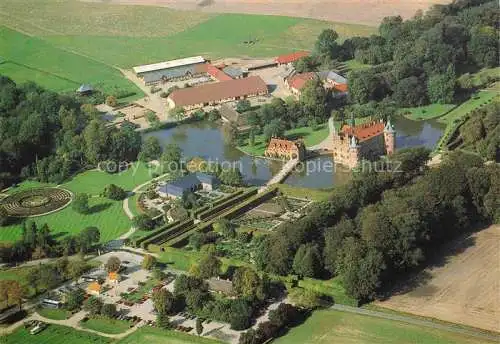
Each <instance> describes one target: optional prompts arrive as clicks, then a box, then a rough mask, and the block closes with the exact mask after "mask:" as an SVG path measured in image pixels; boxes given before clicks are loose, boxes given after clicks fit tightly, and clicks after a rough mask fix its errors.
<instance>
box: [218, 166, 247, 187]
mask: <svg viewBox="0 0 500 344" xmlns="http://www.w3.org/2000/svg"><path fill="white" fill-rule="evenodd" d="M219 179H220V181H221V182H222V183H223V184H226V185H232V186H240V185H242V184H243V176H242V174H241V171H240V169H239V168H236V167H235V168H225V169H224V170H222V172H221V173H220V174H219Z"/></svg>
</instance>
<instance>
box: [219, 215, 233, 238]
mask: <svg viewBox="0 0 500 344" xmlns="http://www.w3.org/2000/svg"><path fill="white" fill-rule="evenodd" d="M213 228H214V231H215V232H217V233H220V234H222V235H223V236H224V237H225V238H226V239H232V238H234V237H235V236H236V230H235V229H234V226H233V224H232V223H231V222H230V221H229V220H227V219H224V218H223V219H220V220H218V221H217V222H215V223H214V224H213Z"/></svg>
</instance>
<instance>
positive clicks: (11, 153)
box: [0, 76, 141, 189]
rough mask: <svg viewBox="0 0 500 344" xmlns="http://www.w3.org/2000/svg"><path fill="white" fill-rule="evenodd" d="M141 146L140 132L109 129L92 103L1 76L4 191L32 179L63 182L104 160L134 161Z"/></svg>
mask: <svg viewBox="0 0 500 344" xmlns="http://www.w3.org/2000/svg"><path fill="white" fill-rule="evenodd" d="M140 148H141V137H140V134H139V133H137V132H136V131H135V130H134V129H133V128H131V127H130V126H123V127H121V128H115V127H107V126H106V125H105V122H104V121H103V120H102V119H101V116H100V113H99V112H97V110H96V109H95V107H94V106H93V105H91V104H83V105H82V104H81V103H80V102H79V101H78V100H77V99H76V97H73V96H67V95H59V94H57V93H54V92H51V91H47V90H45V89H43V88H41V87H39V86H37V85H36V84H34V83H31V82H30V83H26V84H23V85H16V84H15V83H14V82H13V81H12V80H10V79H9V78H7V77H4V76H0V189H3V188H4V187H6V186H8V185H10V184H12V183H13V182H17V181H19V180H20V179H22V178H28V177H30V178H35V179H38V180H40V181H42V182H53V183H61V182H62V181H64V180H65V179H66V178H68V177H69V176H71V175H72V174H74V173H76V172H77V171H79V170H81V169H82V168H86V167H88V166H97V164H98V163H99V162H101V161H104V160H111V161H134V160H136V158H137V155H138V153H139V151H140Z"/></svg>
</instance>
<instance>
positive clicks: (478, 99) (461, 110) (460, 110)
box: [438, 91, 498, 124]
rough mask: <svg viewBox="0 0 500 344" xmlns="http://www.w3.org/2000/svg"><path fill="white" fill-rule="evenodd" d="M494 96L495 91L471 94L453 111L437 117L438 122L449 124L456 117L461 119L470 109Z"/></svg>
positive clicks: (496, 94) (495, 94)
mask: <svg viewBox="0 0 500 344" xmlns="http://www.w3.org/2000/svg"><path fill="white" fill-rule="evenodd" d="M496 96H498V93H497V92H493V91H479V92H477V93H476V94H475V95H473V96H472V98H471V99H469V100H468V101H466V102H464V103H462V104H460V105H459V106H458V107H457V108H455V109H454V110H453V111H451V112H449V113H447V114H446V116H443V117H441V118H438V122H441V123H445V124H449V123H452V122H453V121H455V120H456V119H461V118H462V117H464V116H465V115H467V114H468V113H469V112H471V111H472V110H474V109H476V108H478V107H480V106H482V105H484V104H486V103H488V102H490V101H491V100H492V99H493V98H495V97H496Z"/></svg>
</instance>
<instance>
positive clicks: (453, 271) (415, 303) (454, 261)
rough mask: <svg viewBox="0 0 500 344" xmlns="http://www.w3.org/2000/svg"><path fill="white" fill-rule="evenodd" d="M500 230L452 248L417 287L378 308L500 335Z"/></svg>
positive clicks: (495, 227) (492, 229) (493, 229)
mask: <svg viewBox="0 0 500 344" xmlns="http://www.w3.org/2000/svg"><path fill="white" fill-rule="evenodd" d="M499 243H500V226H498V225H493V226H491V227H489V228H487V229H484V230H482V231H480V232H478V233H476V234H473V235H471V236H469V237H465V238H462V239H460V240H457V241H455V242H454V243H452V245H449V247H448V249H447V250H448V251H447V253H446V254H447V257H448V258H446V260H445V261H444V262H437V265H436V267H433V268H428V269H427V270H425V271H424V272H423V273H422V274H421V275H417V276H416V277H415V279H416V281H417V283H418V280H419V279H423V281H422V282H420V283H418V286H417V287H415V288H413V289H410V290H409V291H408V292H400V293H399V295H395V296H392V297H391V298H389V299H388V300H386V301H383V302H378V303H377V304H378V305H379V306H382V307H385V308H390V309H393V310H397V311H402V312H408V313H414V314H417V315H422V316H427V317H431V318H437V319H442V320H446V321H450V322H456V323H460V324H464V325H469V326H474V327H478V328H482V329H485V330H490V331H497V332H498V331H500V324H499V322H498V319H499V317H500V313H499V310H500V295H499V294H498V290H499V288H500V285H499V283H500V282H499V281H500V268H499V265H498V262H499V260H500V254H499V252H500V244H499Z"/></svg>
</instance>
